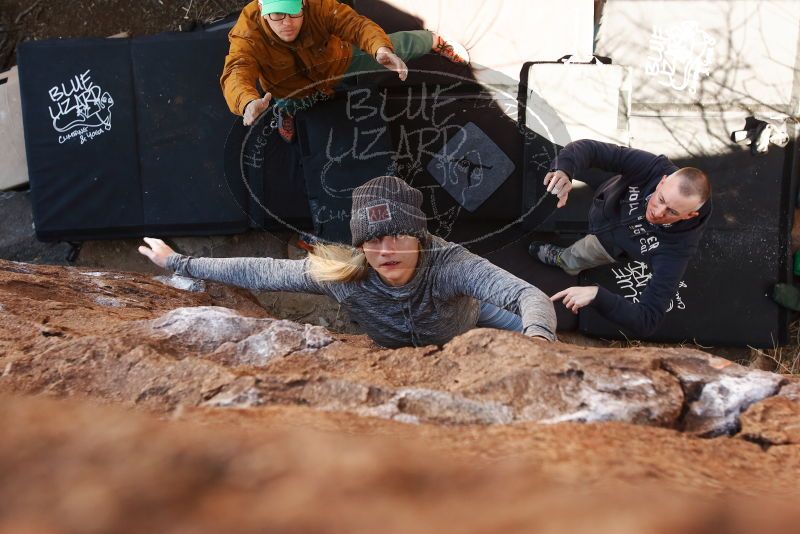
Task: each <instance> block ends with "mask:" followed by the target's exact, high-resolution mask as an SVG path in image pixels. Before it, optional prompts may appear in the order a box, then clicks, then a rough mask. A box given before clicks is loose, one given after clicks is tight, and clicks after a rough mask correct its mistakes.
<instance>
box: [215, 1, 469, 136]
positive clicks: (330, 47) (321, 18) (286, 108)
mask: <svg viewBox="0 0 800 534" xmlns="http://www.w3.org/2000/svg"><path fill="white" fill-rule="evenodd" d="M228 39H229V40H230V51H229V52H228V56H227V57H226V58H225V68H224V69H223V72H222V77H221V78H220V84H221V85H222V91H223V94H224V96H225V100H226V102H227V103H228V107H229V108H230V110H231V111H232V112H233V113H235V114H237V115H242V117H243V121H244V124H245V126H249V125H251V124H252V123H253V122H254V121H255V120H256V119H257V118H258V117H259V116H260V115H261V114H262V113H263V112H264V111H265V110H266V109H267V107H268V106H269V104H270V101H271V100H272V99H273V98H274V99H275V100H276V102H275V105H276V106H278V107H279V108H280V109H281V110H282V113H281V115H280V117H281V120H280V125H279V131H280V134H281V136H283V138H284V139H286V140H287V141H289V140H291V138H292V136H293V133H294V121H293V119H292V116H293V113H294V110H295V109H296V108H297V107H298V106H299V105H301V104H298V103H300V102H303V101H304V99H306V100H311V101H313V100H314V99H315V98H317V97H319V96H320V95H330V94H332V93H333V92H334V88H335V87H336V85H337V84H338V83H340V82H341V81H342V79H343V78H344V77H347V76H348V75H352V74H355V73H358V72H365V71H371V70H375V69H376V68H379V66H381V65H382V66H383V67H385V68H387V69H389V70H392V71H394V72H396V73H397V74H398V76H399V77H400V79H401V80H405V79H406V76H407V75H408V67H406V64H405V61H408V60H410V59H414V58H417V57H420V56H422V55H424V54H426V53H428V52H432V51H433V52H436V53H438V54H441V55H442V56H444V57H446V58H447V59H449V60H450V61H453V62H455V63H468V62H469V55H468V53H467V51H466V49H465V48H464V47H463V46H461V45H459V44H457V43H454V42H448V41H447V40H446V39H444V38H443V37H442V36H440V35H437V34H435V33H433V32H429V31H425V30H418V31H408V32H397V33H393V34H391V35H387V34H386V33H385V32H384V31H383V30H382V29H381V27H380V26H378V25H377V24H375V23H374V22H372V21H371V20H369V19H368V18H366V17H363V16H361V15H359V14H358V13H356V12H355V11H354V10H353V9H352V8H350V7H349V6H346V5H344V4H341V3H339V2H338V1H337V0H254V1H253V2H250V3H249V4H248V5H247V6H245V8H244V9H243V10H242V13H241V15H240V16H239V20H238V21H237V22H236V25H235V26H234V27H233V29H232V30H231V31H230V33H229V34H228ZM259 86H260V87H261V89H262V90H263V91H264V93H265V94H264V95H263V96H262V95H261V93H260V92H259Z"/></svg>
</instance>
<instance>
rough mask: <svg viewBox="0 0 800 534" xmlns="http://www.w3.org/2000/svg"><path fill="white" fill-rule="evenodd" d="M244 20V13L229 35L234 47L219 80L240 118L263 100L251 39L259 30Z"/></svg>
mask: <svg viewBox="0 0 800 534" xmlns="http://www.w3.org/2000/svg"><path fill="white" fill-rule="evenodd" d="M256 6H258V4H257V3H256ZM245 9H246V8H245ZM244 17H245V14H244V12H243V13H242V18H240V20H239V22H237V23H236V25H235V26H234V27H233V29H231V31H230V33H229V34H228V40H229V41H230V43H231V45H230V50H229V51H228V55H227V56H226V57H225V66H224V67H223V69H222V76H221V77H220V79H219V83H220V85H221V86H222V94H223V96H224V97H225V102H227V103H228V108H230V110H231V111H232V112H233V113H235V114H237V115H244V108H245V106H247V104H248V103H249V102H250V101H251V100H255V99H256V98H261V95H260V94H259V92H258V85H257V84H258V79H259V73H260V72H261V70H260V69H261V68H260V66H259V64H258V61H256V53H255V50H254V47H253V42H252V41H251V38H250V36H251V35H255V34H256V32H257V30H254V29H252V28H249V27H248V23H247V22H248V21H247V20H246V19H244Z"/></svg>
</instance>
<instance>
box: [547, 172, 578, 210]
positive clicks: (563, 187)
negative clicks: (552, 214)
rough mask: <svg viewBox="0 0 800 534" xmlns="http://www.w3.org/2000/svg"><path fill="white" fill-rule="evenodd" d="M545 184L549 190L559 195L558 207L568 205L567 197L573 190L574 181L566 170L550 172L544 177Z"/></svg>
mask: <svg viewBox="0 0 800 534" xmlns="http://www.w3.org/2000/svg"><path fill="white" fill-rule="evenodd" d="M544 185H546V186H547V190H548V191H549V192H551V193H553V194H554V195H556V196H557V197H558V204H557V205H556V207H557V208H563V207H564V206H566V205H567V197H568V196H569V192H570V191H572V182H571V181H570V180H569V176H567V173H565V172H564V171H553V172H548V173H547V174H546V175H545V177H544Z"/></svg>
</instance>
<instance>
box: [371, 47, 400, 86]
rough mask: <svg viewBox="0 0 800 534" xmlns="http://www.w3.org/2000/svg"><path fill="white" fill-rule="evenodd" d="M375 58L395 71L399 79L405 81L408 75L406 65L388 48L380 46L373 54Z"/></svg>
mask: <svg viewBox="0 0 800 534" xmlns="http://www.w3.org/2000/svg"><path fill="white" fill-rule="evenodd" d="M375 59H376V60H377V61H378V63H380V64H381V65H383V66H384V67H386V68H387V69H389V70H391V71H394V72H396V73H397V75H398V76H400V81H403V82H404V81H406V78H407V77H408V67H406V64H405V62H404V61H403V60H402V59H400V57H399V56H398V55H397V54H395V53H394V52H392V51H391V50H390V49H389V48H387V47H385V46H382V47H380V48H379V49H378V52H377V53H376V54H375Z"/></svg>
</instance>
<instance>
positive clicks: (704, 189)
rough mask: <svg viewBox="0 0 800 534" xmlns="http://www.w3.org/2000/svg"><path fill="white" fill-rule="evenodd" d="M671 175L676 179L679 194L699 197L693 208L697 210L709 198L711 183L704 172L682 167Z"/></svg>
mask: <svg viewBox="0 0 800 534" xmlns="http://www.w3.org/2000/svg"><path fill="white" fill-rule="evenodd" d="M672 176H673V177H675V178H677V179H678V184H679V185H678V188H679V189H678V190H679V191H680V193H681V195H683V196H684V197H687V198H688V197H697V198H698V199H699V202H698V204H697V208H695V209H698V210H699V209H700V208H701V207H702V206H703V204H705V203H706V202H708V199H709V198H711V183H710V182H709V181H708V176H706V173H704V172H703V171H701V170H700V169H696V168H694V167H683V168H682V169H678V170H677V171H676V172H674V173H672Z"/></svg>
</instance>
